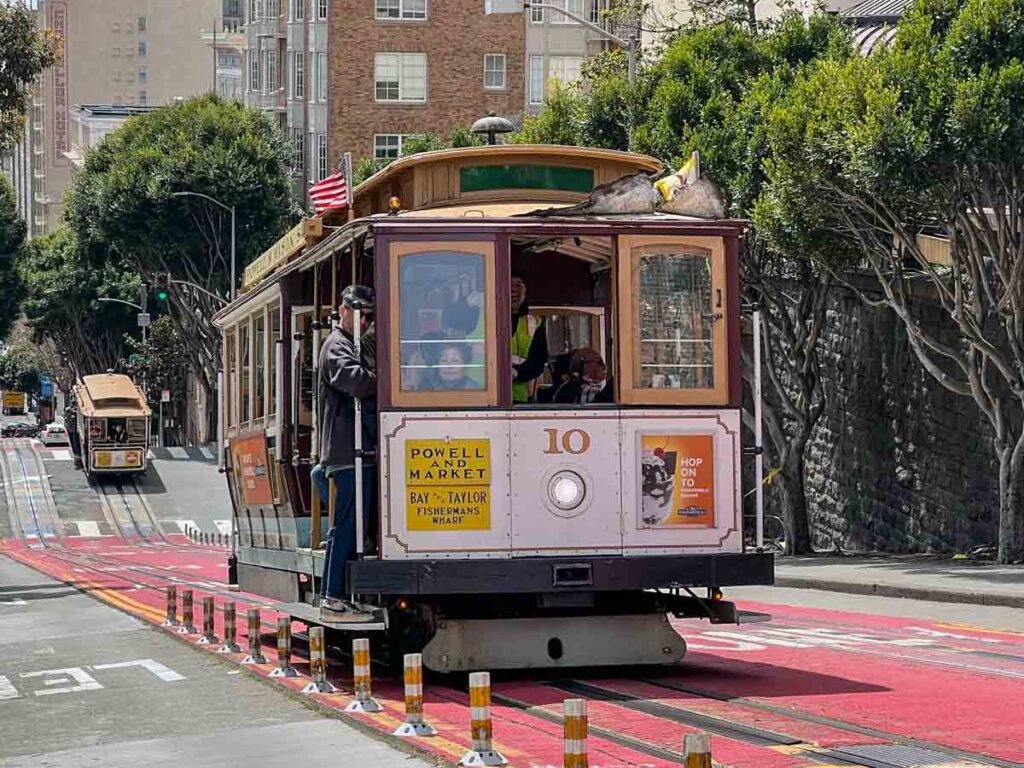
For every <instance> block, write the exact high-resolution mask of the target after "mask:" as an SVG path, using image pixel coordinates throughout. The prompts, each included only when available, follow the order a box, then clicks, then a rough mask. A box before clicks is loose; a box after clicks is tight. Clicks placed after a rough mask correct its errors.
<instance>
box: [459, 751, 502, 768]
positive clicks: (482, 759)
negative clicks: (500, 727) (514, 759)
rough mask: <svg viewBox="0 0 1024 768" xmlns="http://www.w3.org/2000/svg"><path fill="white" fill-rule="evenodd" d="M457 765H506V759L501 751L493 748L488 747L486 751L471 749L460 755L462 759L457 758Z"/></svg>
mask: <svg viewBox="0 0 1024 768" xmlns="http://www.w3.org/2000/svg"><path fill="white" fill-rule="evenodd" d="M459 765H466V766H474V765H508V760H506V759H505V756H504V755H503V754H501V752H497V751H495V750H493V749H489V750H487V751H486V752H477V751H475V750H472V749H471V750H469V752H467V753H466V754H464V755H463V756H462V759H461V760H459Z"/></svg>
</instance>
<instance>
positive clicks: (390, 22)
mask: <svg viewBox="0 0 1024 768" xmlns="http://www.w3.org/2000/svg"><path fill="white" fill-rule="evenodd" d="M525 35H526V24H525V22H524V19H523V16H522V15H520V14H509V15H491V16H488V15H486V14H485V13H484V3H483V2H482V0H354V1H353V2H344V3H343V2H333V3H331V13H330V45H329V51H328V57H329V59H330V103H329V105H328V106H329V110H330V120H329V125H330V128H329V130H330V156H331V160H332V164H335V163H336V162H337V158H338V157H339V156H340V154H341V153H342V152H351V153H352V156H353V158H354V159H356V160H358V159H360V158H364V157H378V158H385V157H397V156H398V154H399V151H400V149H401V145H402V141H403V139H404V137H405V136H408V135H410V134H414V133H423V132H428V131H430V132H435V133H437V134H439V135H442V136H447V134H448V132H449V131H450V130H451V128H453V127H454V126H457V125H465V126H469V125H471V124H472V123H473V122H474V121H475V120H476V119H478V118H480V117H482V116H484V115H486V114H487V113H488V112H495V113H496V114H499V115H502V116H504V117H509V118H513V119H514V118H517V117H518V116H520V115H521V114H522V113H523V110H524V106H525V103H526V95H525V85H524V61H525V50H526V39H525Z"/></svg>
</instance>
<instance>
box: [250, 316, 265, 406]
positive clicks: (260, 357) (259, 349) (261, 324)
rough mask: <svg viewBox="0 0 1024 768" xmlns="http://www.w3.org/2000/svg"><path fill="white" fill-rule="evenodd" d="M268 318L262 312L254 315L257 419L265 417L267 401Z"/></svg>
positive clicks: (254, 380)
mask: <svg viewBox="0 0 1024 768" xmlns="http://www.w3.org/2000/svg"><path fill="white" fill-rule="evenodd" d="M265 323H266V318H265V317H264V316H263V314H262V313H260V314H258V315H254V316H253V353H254V354H253V357H254V363H255V370H254V374H255V375H254V377H253V382H254V383H255V385H256V387H255V389H256V391H255V393H254V397H253V416H254V417H255V418H257V419H262V418H263V407H264V404H265V403H266V401H265V400H264V397H265V396H266V392H267V389H266V381H265V380H264V379H263V376H264V374H265V373H266V365H265V362H266V358H267V338H266V334H265V333H264V328H265V327H266V324H265Z"/></svg>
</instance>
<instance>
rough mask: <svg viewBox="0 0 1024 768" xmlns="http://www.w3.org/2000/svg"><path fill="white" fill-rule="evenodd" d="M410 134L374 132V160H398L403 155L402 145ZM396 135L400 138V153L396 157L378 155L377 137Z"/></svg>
mask: <svg viewBox="0 0 1024 768" xmlns="http://www.w3.org/2000/svg"><path fill="white" fill-rule="evenodd" d="M408 135H409V134H406V133H375V134H373V159H374V160H397V159H398V158H400V157H401V156H402V145H403V144H404V143H405V138H406V136H408ZM391 136H395V137H397V138H398V154H397V155H395V156H394V157H391V156H390V155H378V154H377V139H380V138H385V137H391Z"/></svg>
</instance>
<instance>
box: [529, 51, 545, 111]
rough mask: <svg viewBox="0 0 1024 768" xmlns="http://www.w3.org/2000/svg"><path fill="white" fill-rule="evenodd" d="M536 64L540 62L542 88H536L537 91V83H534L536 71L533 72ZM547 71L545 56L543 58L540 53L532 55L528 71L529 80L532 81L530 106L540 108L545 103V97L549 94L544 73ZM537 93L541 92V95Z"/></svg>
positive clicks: (530, 83) (530, 84)
mask: <svg viewBox="0 0 1024 768" xmlns="http://www.w3.org/2000/svg"><path fill="white" fill-rule="evenodd" d="M535 62H540V87H539V88H536V89H535V88H534V86H535V85H536V83H534V81H533V76H534V74H535V73H534V71H533V65H534V63H535ZM545 69H546V65H545V63H544V56H543V54H539V53H533V54H530V61H529V71H528V74H529V79H530V82H529V91H530V93H529V96H528V98H529V100H530V104H531V105H533V106H539V105H541V104H543V103H544V98H545V96H547V93H545V91H547V84H546V81H545V80H544V71H545ZM537 91H539V93H537Z"/></svg>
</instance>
